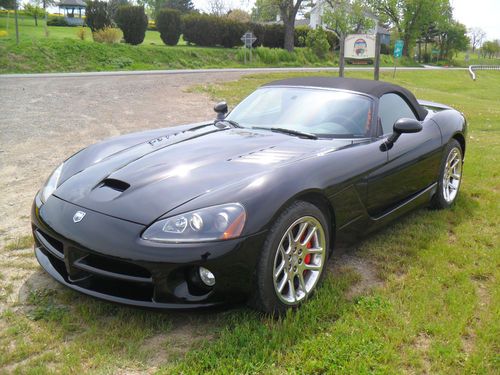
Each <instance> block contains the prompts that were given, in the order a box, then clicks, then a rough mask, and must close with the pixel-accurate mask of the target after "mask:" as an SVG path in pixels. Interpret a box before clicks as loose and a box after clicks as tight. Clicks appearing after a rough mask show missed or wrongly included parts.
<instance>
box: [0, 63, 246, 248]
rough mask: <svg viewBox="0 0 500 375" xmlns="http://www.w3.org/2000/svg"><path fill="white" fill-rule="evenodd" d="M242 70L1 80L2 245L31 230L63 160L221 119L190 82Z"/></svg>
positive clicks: (235, 74)
mask: <svg viewBox="0 0 500 375" xmlns="http://www.w3.org/2000/svg"><path fill="white" fill-rule="evenodd" d="M241 75H243V73H238V72H231V73H227V72H226V73H200V74H173V75H140V76H96V77H71V78H1V79H0V87H1V89H0V103H2V106H1V110H0V212H1V215H0V247H2V246H3V245H5V243H7V242H9V241H12V240H13V239H15V238H16V237H18V236H22V235H26V234H29V231H30V220H29V214H30V207H31V202H32V199H33V197H34V196H35V194H36V192H37V190H38V189H39V188H40V186H41V185H42V184H43V182H44V180H45V179H46V178H47V177H48V175H49V173H50V172H51V170H52V169H53V168H55V167H56V166H57V165H58V164H59V163H60V162H61V161H62V160H64V159H65V158H66V157H68V156H70V155H72V154H73V153H74V152H76V151H78V150H80V149H81V148H83V147H85V146H87V145H89V144H91V143H94V142H97V141H99V140H102V139H104V138H107V137H111V136H116V135H120V134H126V133H130V132H134V131H140V130H146V129H153V128H160V127H166V126H173V125H178V124H183V123H189V122H195V121H201V120H206V119H210V118H212V117H214V112H213V110H212V107H213V104H214V103H213V102H212V100H210V98H208V97H207V96H206V95H203V94H199V93H188V92H186V88H188V87H190V86H193V85H196V84H200V83H208V82H215V81H219V80H233V79H237V78H238V77H240V76H241Z"/></svg>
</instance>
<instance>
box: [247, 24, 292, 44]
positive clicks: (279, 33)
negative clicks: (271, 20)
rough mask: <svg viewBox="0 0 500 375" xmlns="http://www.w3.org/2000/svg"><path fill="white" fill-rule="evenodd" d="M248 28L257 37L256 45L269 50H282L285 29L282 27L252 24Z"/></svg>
mask: <svg viewBox="0 0 500 375" xmlns="http://www.w3.org/2000/svg"><path fill="white" fill-rule="evenodd" d="M249 26H250V29H251V30H252V31H253V33H254V34H255V36H256V37H257V41H256V42H255V44H256V45H258V46H264V47H269V48H283V46H284V45H285V28H284V26H283V25H279V24H256V23H252V24H250V25H249Z"/></svg>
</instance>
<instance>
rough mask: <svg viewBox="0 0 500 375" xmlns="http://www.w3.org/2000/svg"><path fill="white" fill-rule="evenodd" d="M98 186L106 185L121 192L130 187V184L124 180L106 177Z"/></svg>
mask: <svg viewBox="0 0 500 375" xmlns="http://www.w3.org/2000/svg"><path fill="white" fill-rule="evenodd" d="M98 187H108V188H110V189H113V190H116V191H119V192H120V193H122V192H124V191H125V190H127V189H128V188H129V187H130V184H127V183H126V182H125V181H120V180H115V179H114V178H106V179H105V180H103V181H102V182H101V183H100V184H99V185H98Z"/></svg>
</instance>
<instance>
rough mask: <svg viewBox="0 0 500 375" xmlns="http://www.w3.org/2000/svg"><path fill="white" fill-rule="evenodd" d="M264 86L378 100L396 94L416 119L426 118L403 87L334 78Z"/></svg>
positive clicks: (312, 78)
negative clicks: (335, 91) (336, 92)
mask: <svg viewBox="0 0 500 375" xmlns="http://www.w3.org/2000/svg"><path fill="white" fill-rule="evenodd" d="M264 86H304V87H321V88H332V89H340V90H349V91H355V92H360V93H364V94H368V95H371V96H374V97H376V98H380V97H381V96H382V95H384V94H388V93H396V94H399V95H400V96H401V97H403V98H404V99H405V100H406V102H408V104H410V105H411V106H412V107H413V108H414V109H415V111H416V112H417V115H418V119H419V120H421V121H422V120H423V119H424V118H425V116H427V110H426V109H425V108H424V107H422V106H421V105H420V104H419V103H418V101H417V99H416V98H415V96H414V95H413V94H412V93H411V92H410V91H408V90H407V89H405V88H404V87H401V86H398V85H394V84H392V83H388V82H383V81H372V80H367V79H355V78H334V77H299V78H290V79H283V80H279V81H274V82H270V83H268V84H266V85H264Z"/></svg>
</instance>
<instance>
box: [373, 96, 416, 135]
mask: <svg viewBox="0 0 500 375" xmlns="http://www.w3.org/2000/svg"><path fill="white" fill-rule="evenodd" d="M378 116H379V118H380V121H381V123H382V130H383V134H388V133H392V126H393V125H394V123H395V122H396V121H397V120H399V119H400V118H413V119H416V117H415V114H414V113H413V111H412V110H411V108H410V106H409V105H408V104H407V103H406V102H405V101H404V99H403V98H401V97H400V96H399V95H398V94H385V95H383V96H382V97H381V98H380V100H379V104H378Z"/></svg>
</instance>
